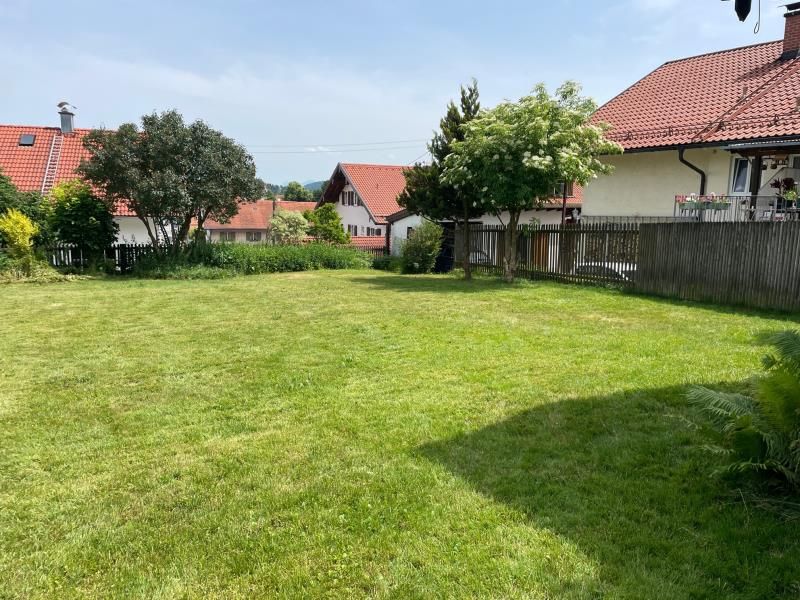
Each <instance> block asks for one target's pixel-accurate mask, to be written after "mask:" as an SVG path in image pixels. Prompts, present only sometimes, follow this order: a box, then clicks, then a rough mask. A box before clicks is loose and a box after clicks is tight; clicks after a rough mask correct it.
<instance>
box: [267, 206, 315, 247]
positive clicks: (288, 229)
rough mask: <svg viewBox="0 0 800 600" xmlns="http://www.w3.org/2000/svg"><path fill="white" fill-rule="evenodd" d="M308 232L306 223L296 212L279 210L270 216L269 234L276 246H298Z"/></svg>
mask: <svg viewBox="0 0 800 600" xmlns="http://www.w3.org/2000/svg"><path fill="white" fill-rule="evenodd" d="M307 232H308V221H306V218H305V217H304V216H303V215H301V214H300V213H297V212H292V211H289V210H279V211H277V212H276V213H275V214H274V215H272V222H271V224H270V233H271V235H272V240H273V241H274V242H275V243H276V244H299V243H300V242H302V241H303V238H305V237H306V233H307Z"/></svg>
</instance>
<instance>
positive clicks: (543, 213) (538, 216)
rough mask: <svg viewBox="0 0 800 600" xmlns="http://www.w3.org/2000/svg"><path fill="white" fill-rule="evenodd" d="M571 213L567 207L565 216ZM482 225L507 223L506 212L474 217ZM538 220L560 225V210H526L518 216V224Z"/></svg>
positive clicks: (540, 222)
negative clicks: (498, 215) (498, 214)
mask: <svg viewBox="0 0 800 600" xmlns="http://www.w3.org/2000/svg"><path fill="white" fill-rule="evenodd" d="M571 214H572V209H571V208H568V209H567V216H569V215H571ZM475 221H479V222H480V223H482V224H483V225H504V224H506V223H508V213H502V214H501V215H500V218H498V217H497V216H496V215H490V214H486V215H483V216H482V217H480V218H479V219H475ZM536 222H538V223H539V225H560V224H561V210H526V211H525V212H523V213H522V214H521V215H520V217H519V224H520V225H530V224H533V223H536Z"/></svg>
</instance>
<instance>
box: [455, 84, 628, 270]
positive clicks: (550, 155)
mask: <svg viewBox="0 0 800 600" xmlns="http://www.w3.org/2000/svg"><path fill="white" fill-rule="evenodd" d="M580 92H581V89H580V86H579V85H578V84H576V83H574V82H567V83H565V84H564V85H562V86H561V87H559V88H558V89H557V90H556V92H555V95H554V96H551V95H550V94H549V92H548V91H547V88H546V87H545V86H544V85H543V84H540V85H538V86H537V87H536V88H535V89H534V90H533V93H532V94H531V95H530V96H525V97H524V98H522V99H520V100H519V101H518V102H503V103H501V104H499V105H498V106H496V107H495V108H493V109H491V110H488V111H485V112H482V113H481V114H480V116H479V117H478V118H476V119H474V120H473V121H471V122H469V123H468V124H467V125H466V126H465V132H466V134H465V136H464V139H463V140H461V141H455V142H453V144H452V151H451V153H450V154H449V155H448V156H447V158H446V159H445V161H444V165H445V168H444V171H443V172H442V180H443V181H444V182H445V183H448V184H450V185H452V186H453V187H455V188H456V189H465V188H466V189H470V190H472V189H477V190H478V191H479V192H480V193H481V195H482V199H483V200H482V201H483V203H484V205H485V206H486V207H487V208H488V210H489V211H490V212H493V213H495V214H496V215H497V216H498V217H500V216H501V215H502V214H503V213H504V212H507V213H508V218H507V221H506V222H505V223H504V224H505V226H506V228H507V234H506V236H505V249H504V271H505V273H504V276H505V278H506V279H507V280H510V279H513V277H514V271H515V269H516V254H517V252H516V237H517V235H516V234H517V225H518V224H519V217H520V213H521V212H522V211H525V210H530V209H533V208H540V207H542V206H543V205H544V204H546V203H547V202H548V201H550V200H551V198H552V195H553V190H554V189H556V188H557V187H558V186H559V185H560V184H562V183H563V182H565V181H566V182H575V183H577V184H579V185H586V184H587V183H588V182H589V181H590V180H591V179H593V178H594V177H596V176H597V175H600V174H606V173H610V172H611V171H612V168H611V166H609V165H608V164H606V163H604V162H602V161H601V160H600V157H601V156H604V155H611V154H619V153H621V152H622V148H621V147H620V146H619V145H618V144H616V143H614V142H612V141H609V140H607V139H606V138H605V135H604V133H605V131H606V129H607V128H606V126H604V125H598V124H592V123H590V122H589V119H590V117H591V116H592V114H594V112H595V111H596V110H597V105H596V104H595V102H594V101H593V100H592V99H590V98H586V97H583V96H581V93H580Z"/></svg>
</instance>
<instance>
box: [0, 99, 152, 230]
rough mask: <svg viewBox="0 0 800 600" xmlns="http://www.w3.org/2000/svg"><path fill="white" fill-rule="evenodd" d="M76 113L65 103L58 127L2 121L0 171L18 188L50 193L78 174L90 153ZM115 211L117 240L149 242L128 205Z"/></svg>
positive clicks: (0, 128) (26, 190)
mask: <svg viewBox="0 0 800 600" xmlns="http://www.w3.org/2000/svg"><path fill="white" fill-rule="evenodd" d="M74 116H75V115H74V113H73V112H72V111H71V109H70V108H69V107H68V106H62V107H61V110H60V111H59V118H60V126H59V127H42V126H38V125H34V126H27V125H0V171H2V172H3V174H4V175H6V176H7V177H9V178H10V179H11V182H12V183H13V184H14V185H15V186H16V187H17V189H19V190H20V191H23V192H38V193H40V194H42V195H47V194H48V193H49V192H50V190H52V189H53V187H54V186H55V185H57V184H59V183H61V182H63V181H68V180H70V179H75V178H76V177H78V175H77V173H76V172H75V170H76V169H77V168H78V166H79V165H80V163H81V160H84V159H87V158H88V157H89V153H88V152H87V151H86V149H85V148H84V147H83V138H84V137H85V136H86V134H88V133H89V131H90V130H89V129H76V128H75V127H74ZM113 212H114V221H116V223H117V225H119V234H118V236H117V241H118V242H120V243H127V244H135V243H139V244H148V243H150V238H149V236H148V235H147V229H146V228H145V224H144V223H143V222H142V221H141V220H140V219H139V218H138V217H137V216H136V215H135V214H134V213H133V212H132V211H131V210H130V209H129V208H128V206H126V205H124V204H118V205H117V206H116V207H115V209H114V211H113ZM151 225H152V223H151Z"/></svg>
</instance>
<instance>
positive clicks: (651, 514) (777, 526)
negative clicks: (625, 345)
mask: <svg viewBox="0 0 800 600" xmlns="http://www.w3.org/2000/svg"><path fill="white" fill-rule="evenodd" d="M715 387H719V388H727V389H730V388H731V386H730V385H720V386H715ZM685 391H686V389H685V388H684V387H669V388H660V389H651V390H640V391H633V392H624V393H617V394H612V395H609V396H601V397H588V398H583V399H579V400H565V401H562V402H556V403H549V404H544V405H541V406H538V407H536V408H532V409H530V410H527V411H525V412H522V413H520V414H517V415H516V416H514V417H512V418H510V419H508V420H505V421H502V422H499V423H496V424H493V425H490V426H488V427H485V428H483V429H480V430H477V431H473V432H470V433H465V434H463V435H459V436H457V437H455V438H453V439H448V440H443V441H438V442H434V443H429V444H426V445H423V446H421V447H419V448H418V449H417V450H418V452H419V453H420V454H421V455H422V456H424V457H425V458H426V459H428V460H431V461H434V462H437V463H440V464H441V465H443V466H444V467H445V468H446V469H447V470H449V471H450V472H451V473H453V474H454V475H456V476H458V477H459V478H461V479H462V480H464V481H465V482H467V483H468V484H469V485H470V486H471V487H472V488H474V489H475V490H477V491H478V492H480V493H481V494H483V495H485V496H487V497H490V498H492V499H494V500H495V501H497V502H500V503H503V504H504V505H508V506H510V507H512V508H513V509H515V510H517V511H520V512H522V513H524V515H525V516H526V517H527V518H528V519H529V520H530V521H531V523H532V524H534V525H535V526H536V527H538V528H546V529H549V530H550V531H552V532H553V533H554V534H555V535H557V536H565V537H566V538H567V539H569V540H570V541H572V542H574V543H575V544H576V545H577V546H578V547H579V548H580V549H581V550H582V551H583V552H585V553H587V554H588V555H590V556H592V557H593V558H594V559H595V560H596V561H597V564H598V565H599V570H600V577H601V584H602V586H603V589H604V590H605V591H607V592H609V594H610V595H611V596H614V597H618V596H624V597H636V598H640V597H641V598H645V597H647V598H668V597H669V598H675V597H693V598H704V597H709V598H717V597H728V598H776V597H782V596H790V595H791V596H792V597H795V596H794V595H793V594H796V593H797V592H798V591H800V583H798V582H800V561H797V560H796V559H795V557H796V555H797V551H798V549H800V524H798V523H787V522H784V521H781V519H780V518H778V517H777V516H775V515H774V514H771V513H767V512H763V511H757V510H754V509H752V507H748V506H747V505H746V504H744V503H742V502H737V501H735V500H734V499H733V498H732V497H731V496H729V495H728V494H729V493H730V491H731V488H729V487H727V486H726V484H725V482H721V481H719V480H717V479H714V478H712V477H710V472H711V470H712V467H711V466H710V465H709V464H708V456H707V455H706V454H705V453H704V452H703V451H701V450H700V449H699V448H698V444H699V443H702V439H701V438H700V436H699V434H698V432H697V430H696V429H695V428H693V427H691V426H690V423H689V422H687V420H686V416H687V411H686V408H685V399H684V398H685Z"/></svg>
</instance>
